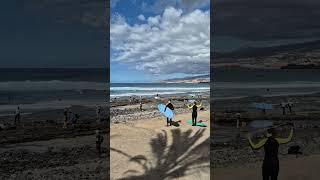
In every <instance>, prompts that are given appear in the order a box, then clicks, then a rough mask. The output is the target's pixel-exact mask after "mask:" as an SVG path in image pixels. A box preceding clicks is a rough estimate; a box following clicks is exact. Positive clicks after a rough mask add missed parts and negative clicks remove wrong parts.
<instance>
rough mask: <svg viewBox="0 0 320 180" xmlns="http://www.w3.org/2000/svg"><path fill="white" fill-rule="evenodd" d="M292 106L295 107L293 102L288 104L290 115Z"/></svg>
mask: <svg viewBox="0 0 320 180" xmlns="http://www.w3.org/2000/svg"><path fill="white" fill-rule="evenodd" d="M292 106H293V103H292V102H288V108H289V112H290V114H291V113H292Z"/></svg>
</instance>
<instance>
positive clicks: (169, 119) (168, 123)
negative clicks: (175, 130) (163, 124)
mask: <svg viewBox="0 0 320 180" xmlns="http://www.w3.org/2000/svg"><path fill="white" fill-rule="evenodd" d="M167 108H169V109H171V110H172V111H173V110H174V107H173V105H172V104H171V100H169V101H168V103H167V104H166V107H165V108H164V112H166V110H167ZM169 125H170V126H171V125H172V118H168V117H167V126H169Z"/></svg>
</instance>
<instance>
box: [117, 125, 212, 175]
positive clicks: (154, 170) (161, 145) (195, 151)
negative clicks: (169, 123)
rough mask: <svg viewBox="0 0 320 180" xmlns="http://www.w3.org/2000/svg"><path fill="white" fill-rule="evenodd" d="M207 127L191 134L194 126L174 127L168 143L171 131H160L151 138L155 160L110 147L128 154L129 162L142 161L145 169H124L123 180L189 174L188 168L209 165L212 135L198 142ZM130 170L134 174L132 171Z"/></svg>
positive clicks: (196, 168) (139, 162) (194, 168)
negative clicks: (185, 127) (186, 128)
mask: <svg viewBox="0 0 320 180" xmlns="http://www.w3.org/2000/svg"><path fill="white" fill-rule="evenodd" d="M204 131H205V130H204V129H199V130H198V131H197V132H196V133H195V134H193V135H192V130H188V131H185V132H181V130H180V129H173V130H171V132H172V144H171V145H169V144H168V134H167V132H166V131H163V133H158V134H157V136H156V137H155V138H153V139H152V140H151V142H150V146H151V149H152V154H153V156H154V159H155V161H152V162H151V161H150V160H148V158H147V157H145V156H143V155H137V156H134V157H132V156H130V155H128V154H126V153H124V152H122V151H120V150H117V149H114V148H111V150H113V151H116V152H118V153H121V154H123V155H125V156H127V157H128V158H129V161H130V162H135V163H137V164H139V165H140V166H141V167H142V168H143V170H144V172H143V174H142V175H136V174H138V173H139V172H137V171H136V170H129V171H126V172H125V173H124V175H125V176H126V177H125V178H121V179H122V180H144V179H153V180H158V179H159V180H160V179H166V178H168V179H171V178H176V177H183V176H185V175H187V171H188V170H189V169H192V170H199V169H200V168H207V167H209V164H210V163H209V162H210V156H209V144H210V143H209V138H206V139H205V140H204V141H202V142H201V143H199V144H197V145H195V143H196V142H198V141H199V140H200V138H201V137H202V136H203V133H204ZM130 174H131V175H130ZM140 174H141V172H140Z"/></svg>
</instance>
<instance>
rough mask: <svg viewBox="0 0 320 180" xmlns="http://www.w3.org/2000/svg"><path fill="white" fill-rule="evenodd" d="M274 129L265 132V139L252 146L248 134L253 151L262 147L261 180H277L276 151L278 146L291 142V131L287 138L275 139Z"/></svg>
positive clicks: (249, 138) (277, 163) (277, 164)
mask: <svg viewBox="0 0 320 180" xmlns="http://www.w3.org/2000/svg"><path fill="white" fill-rule="evenodd" d="M274 136H275V129H274V128H270V129H268V130H267V138H264V139H262V140H261V141H259V142H258V143H257V144H254V143H253V142H252V140H251V136H250V134H249V135H248V140H249V143H250V145H251V147H252V148H253V149H260V148H261V147H264V152H265V154H264V159H263V165H262V177H263V180H269V178H270V177H271V180H277V178H278V174H279V159H278V149H279V145H280V144H285V143H288V142H290V141H291V139H292V136H293V129H291V130H290V134H289V136H288V137H287V138H275V137H274Z"/></svg>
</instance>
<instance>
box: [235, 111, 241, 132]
mask: <svg viewBox="0 0 320 180" xmlns="http://www.w3.org/2000/svg"><path fill="white" fill-rule="evenodd" d="M236 118H237V129H239V128H240V124H241V113H239V112H237V113H236Z"/></svg>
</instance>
